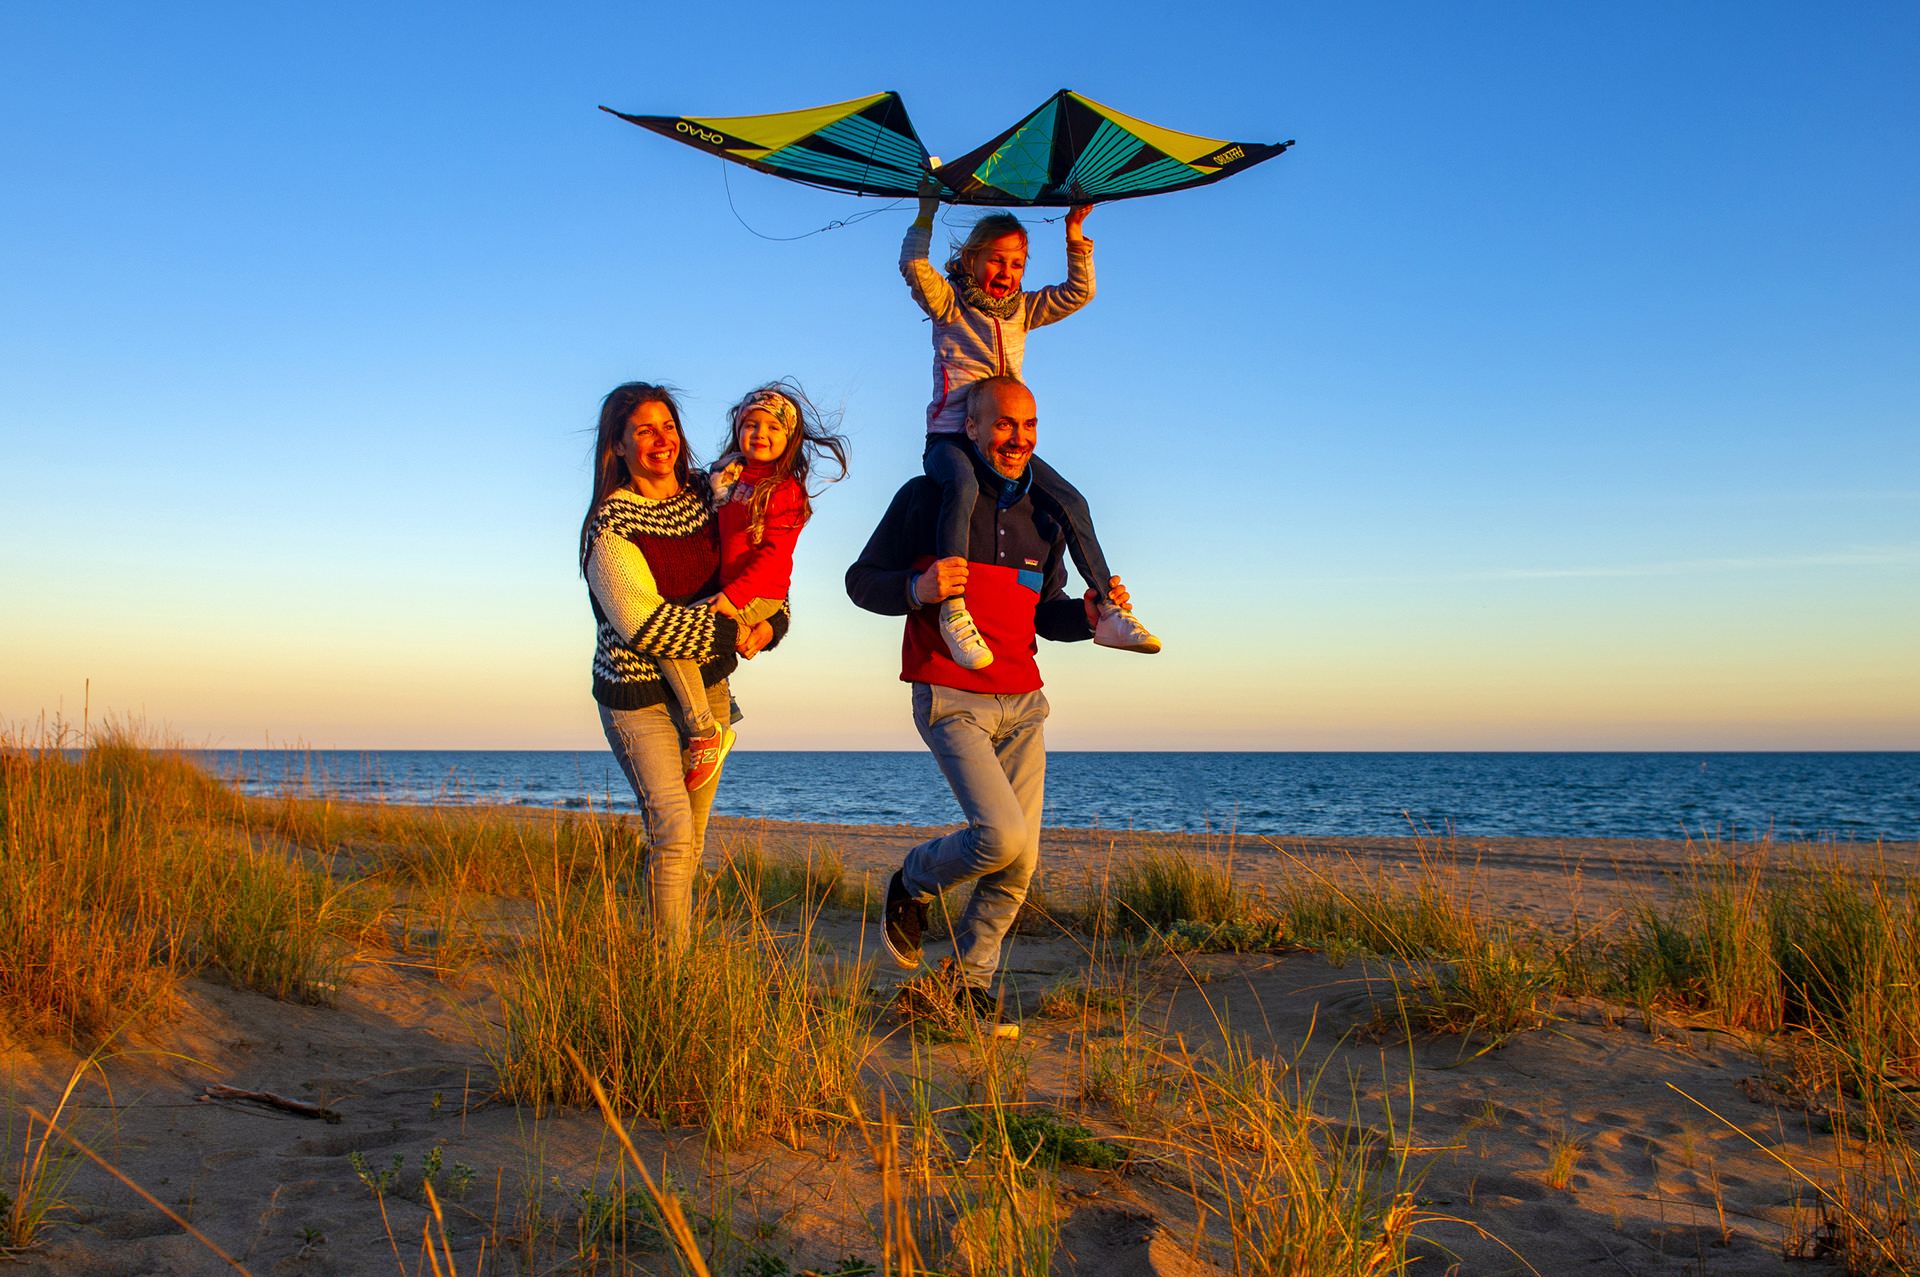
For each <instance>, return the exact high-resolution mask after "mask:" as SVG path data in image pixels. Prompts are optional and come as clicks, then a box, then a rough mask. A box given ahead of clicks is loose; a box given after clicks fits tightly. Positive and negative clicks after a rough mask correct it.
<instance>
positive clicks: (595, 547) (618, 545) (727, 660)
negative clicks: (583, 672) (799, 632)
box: [586, 486, 787, 709]
mask: <svg viewBox="0 0 1920 1277" xmlns="http://www.w3.org/2000/svg"><path fill="white" fill-rule="evenodd" d="M587 544H588V549H587V562H586V574H587V585H588V590H589V600H590V602H591V603H592V604H593V615H594V619H595V620H596V621H597V622H598V623H599V624H598V629H597V632H596V635H595V643H594V652H593V698H594V699H595V700H596V701H599V702H600V703H601V704H602V705H605V706H607V707H608V708H610V709H641V708H644V707H645V706H648V705H659V704H662V703H664V702H665V701H666V699H667V697H668V696H669V694H670V693H669V692H668V689H667V685H666V683H665V682H664V681H663V680H662V679H661V677H660V668H659V666H658V665H656V664H655V662H654V658H655V657H662V658H679V659H683V660H690V661H695V662H698V664H699V666H700V681H701V682H703V683H705V684H706V685H707V686H709V687H711V686H712V685H713V684H715V683H718V682H719V681H720V680H721V679H723V678H725V677H727V675H729V674H731V673H732V672H733V668H734V666H735V664H737V663H738V658H737V656H736V654H735V651H734V643H735V640H736V638H737V636H738V629H737V627H736V625H735V623H734V621H733V620H732V618H730V617H725V616H719V615H716V614H714V613H713V612H710V611H708V610H707V609H706V608H704V607H690V606H688V604H690V603H692V602H693V601H694V600H695V599H700V598H705V597H708V596H709V595H712V594H713V593H714V592H715V591H717V590H718V589H719V586H720V541H719V537H718V536H717V535H716V529H715V523H714V519H713V515H712V512H711V511H710V510H708V508H707V503H706V502H705V500H703V499H702V497H701V495H700V493H699V492H697V491H696V490H695V489H694V488H693V487H691V486H689V487H687V488H683V489H681V491H680V492H679V493H677V494H676V495H674V496H671V497H667V498H665V499H664V500H656V499H653V498H650V497H643V496H640V495H639V494H638V493H635V492H633V491H631V490H629V489H626V488H619V489H616V490H615V491H614V493H613V495H611V496H609V497H608V498H607V499H606V501H604V502H603V503H602V504H601V506H600V508H599V510H597V511H595V513H594V516H593V519H592V521H591V522H590V524H589V526H588V529H587ZM770 623H771V624H772V626H773V632H774V642H775V643H777V642H779V640H780V637H781V635H783V634H785V633H786V627H787V617H786V613H785V612H784V611H782V612H781V613H780V614H778V615H776V616H774V617H772V618H770ZM768 646H772V644H769V645H768Z"/></svg>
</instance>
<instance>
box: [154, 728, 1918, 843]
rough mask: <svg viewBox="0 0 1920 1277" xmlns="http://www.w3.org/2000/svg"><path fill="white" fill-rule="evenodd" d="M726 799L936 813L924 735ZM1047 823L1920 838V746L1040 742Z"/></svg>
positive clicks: (580, 763) (762, 809)
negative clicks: (1745, 748)
mask: <svg viewBox="0 0 1920 1277" xmlns="http://www.w3.org/2000/svg"><path fill="white" fill-rule="evenodd" d="M190 756H192V757H193V758H195V759H196V760H197V761H198V763H199V764H200V765H201V766H202V767H204V768H206V769H207V770H208V771H210V772H212V773H213V774H215V775H217V776H220V777H222V778H224V779H226V780H228V781H230V782H231V783H233V784H234V785H235V786H237V787H238V788H239V789H240V790H241V791H242V792H245V793H248V794H262V795H281V794H287V793H293V794H301V795H312V796H320V795H326V796H332V797H336V798H340V799H347V800H354V801H385V802H395V803H446V804H506V805H512V806H522V807H558V808H573V809H583V810H584V809H592V810H611V811H633V810H634V809H635V806H636V804H635V801H634V796H633V792H632V790H631V789H629V788H628V786H627V784H626V781H625V780H624V779H623V778H622V777H621V775H620V772H619V769H618V768H617V767H616V766H615V764H614V761H613V756H612V755H611V754H609V753H608V752H607V751H605V750H584V751H572V750H398V749H387V750H364V751H362V750H250V751H236V750H200V751H190ZM714 810H715V811H716V812H717V813H719V814H721V815H727V816H742V817H757V818H762V819H768V820H794V821H819V822H826V823H831V824H847V825H867V824H883V825H942V824H948V823H951V822H954V821H956V820H958V819H959V806H958V804H957V803H956V802H955V801H954V798H953V795H952V793H951V792H950V791H949V790H948V789H947V786H946V784H945V782H944V781H943V780H942V778H941V776H940V773H939V771H938V770H937V769H936V768H935V766H934V764H933V761H932V759H931V758H930V757H929V756H928V755H926V754H924V753H919V752H906V753H903V752H877V751H874V752H801V751H791V752H789V751H748V750H739V751H736V752H735V753H734V754H733V755H732V756H731V757H730V758H729V759H728V761H727V768H726V772H725V774H724V775H723V776H722V778H721V781H720V788H719V791H718V793H717V795H716V798H715V801H714ZM1044 820H1045V823H1046V824H1048V825H1053V826H1062V827H1070V828H1104V829H1133V830H1164V831H1176V832H1184V833H1226V832H1229V831H1231V832H1237V833H1241V834H1272V835H1328V836H1336V837H1365V836H1374V835H1396V834H1399V835H1405V834H1421V835H1428V834H1438V835H1445V834H1453V835H1459V836H1476V835H1479V836H1514V837H1549V838H1551V837H1567V838H1580V837H1594V838H1683V837H1711V838H1718V839H1725V840H1733V841H1739V840H1754V839H1760V838H1766V837H1774V838H1781V839H1795V840H1801V839H1804V840H1813V841H1864V842H1872V841H1886V842H1915V841H1920V752H1893V753H1867V752H1860V753H1098V752H1069V751H1057V752H1053V753H1050V754H1049V755H1048V756H1047V786H1046V810H1045V815H1044Z"/></svg>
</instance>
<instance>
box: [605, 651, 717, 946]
mask: <svg viewBox="0 0 1920 1277" xmlns="http://www.w3.org/2000/svg"><path fill="white" fill-rule="evenodd" d="M705 693H706V700H707V707H708V710H709V712H711V713H712V714H713V716H714V718H715V719H716V720H718V721H722V722H724V721H725V715H726V714H727V681H726V680H725V679H721V680H720V681H719V682H718V683H715V684H714V685H713V686H711V687H708V688H706V689H705ZM600 726H601V727H602V728H603V729H605V731H606V733H607V744H608V745H610V746H612V747H613V756H614V759H615V760H616V761H618V762H619V764H620V770H621V771H622V772H624V773H625V774H626V777H627V783H628V784H630V785H632V786H633V796H634V797H635V798H637V799H639V800H640V817H641V820H642V822H643V823H644V825H645V827H646V831H647V898H648V902H649V903H650V904H651V906H652V911H653V929H654V934H655V935H656V936H658V937H659V938H660V939H661V940H663V941H665V942H666V943H667V944H668V946H670V947H672V948H676V949H677V948H681V947H683V946H684V945H685V944H686V942H687V932H688V930H689V928H690V927H691V926H692V922H693V875H694V871H695V870H696V869H698V868H699V867H700V853H701V851H702V850H703V849H704V848H705V846H706V839H707V814H708V812H710V811H711V810H712V808H713V795H714V793H715V791H717V790H718V789H719V785H718V783H715V784H712V785H708V786H707V787H706V788H705V789H703V790H701V791H700V792H699V793H698V794H689V793H687V774H686V764H685V762H684V761H682V759H681V756H680V729H679V727H678V725H677V724H675V722H674V721H673V714H672V713H671V712H670V711H669V710H668V709H667V707H666V706H665V705H649V706H647V707H645V708H644V709H608V708H607V707H606V706H605V705H602V706H600Z"/></svg>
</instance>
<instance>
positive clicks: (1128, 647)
mask: <svg viewBox="0 0 1920 1277" xmlns="http://www.w3.org/2000/svg"><path fill="white" fill-rule="evenodd" d="M1093 641H1094V642H1095V643H1098V644H1099V645H1100V646H1101V647H1117V648H1119V649H1120V650H1121V651H1123V652H1146V653H1149V654H1151V653H1154V652H1157V651H1159V650H1160V640H1159V639H1157V638H1155V637H1154V636H1153V631H1151V630H1149V629H1148V628H1147V627H1146V626H1144V625H1142V624H1140V619H1139V618H1138V617H1136V616H1135V615H1134V614H1133V613H1132V612H1123V611H1121V610H1120V609H1119V608H1117V607H1115V606H1113V604H1111V603H1103V604H1101V605H1100V621H1099V623H1098V624H1097V625H1095V626H1094V627H1093Z"/></svg>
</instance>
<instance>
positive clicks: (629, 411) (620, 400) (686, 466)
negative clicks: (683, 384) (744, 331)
mask: <svg viewBox="0 0 1920 1277" xmlns="http://www.w3.org/2000/svg"><path fill="white" fill-rule="evenodd" d="M673 393H674V392H673V388H672V387H671V386H665V385H655V384H653V383H652V382H649V381H629V382H623V383H622V384H620V385H618V386H615V387H614V388H613V389H612V390H609V391H608V392H607V397H606V398H605V399H603V400H601V401H600V427H599V429H598V430H596V431H595V432H594V436H593V454H592V464H593V499H592V500H591V501H589V502H588V503H587V515H586V517H585V518H584V519H582V520H580V574H581V575H582V576H585V575H586V572H587V553H588V551H590V550H592V549H593V546H592V545H591V544H590V543H589V542H588V540H587V532H588V529H589V528H591V527H592V526H593V516H594V515H596V514H598V513H599V512H600V507H601V506H603V505H605V504H606V501H607V498H608V497H610V496H612V495H613V492H614V489H616V488H621V487H625V486H626V485H627V484H628V483H630V482H631V481H632V479H633V475H632V474H631V473H630V472H629V471H628V470H627V463H626V461H625V460H624V459H623V458H622V457H621V456H620V437H621V436H622V435H623V434H625V433H626V429H627V421H628V419H629V418H631V417H632V416H633V410H634V409H635V408H638V407H639V406H640V405H641V404H643V403H657V404H665V405H666V406H667V413H668V415H670V416H671V417H672V418H673V428H674V431H675V432H676V433H678V434H679V436H680V459H679V460H678V461H676V462H674V465H673V473H674V477H675V478H677V479H679V480H680V486H681V487H682V488H684V487H686V486H687V484H688V483H690V482H691V481H692V477H693V454H692V450H691V449H690V448H689V447H688V446H687V428H686V426H684V425H682V424H681V421H680V402H679V400H677V399H675V398H674V397H673Z"/></svg>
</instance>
